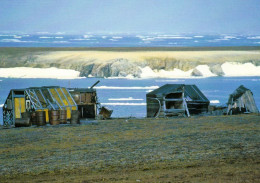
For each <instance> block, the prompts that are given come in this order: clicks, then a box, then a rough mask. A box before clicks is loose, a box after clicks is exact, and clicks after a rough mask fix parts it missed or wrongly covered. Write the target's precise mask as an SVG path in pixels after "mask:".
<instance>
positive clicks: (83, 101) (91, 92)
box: [69, 88, 99, 118]
mask: <svg viewBox="0 0 260 183" xmlns="http://www.w3.org/2000/svg"><path fill="white" fill-rule="evenodd" d="M69 92H70V94H71V95H72V97H73V99H74V100H75V102H76V104H77V106H78V110H79V112H80V118H96V116H97V105H98V104H99V103H98V100H97V92H96V90H95V89H93V88H70V89H69Z"/></svg>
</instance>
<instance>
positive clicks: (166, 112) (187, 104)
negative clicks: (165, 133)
mask: <svg viewBox="0 0 260 183" xmlns="http://www.w3.org/2000/svg"><path fill="white" fill-rule="evenodd" d="M146 102H147V117H165V116H178V115H183V116H186V115H187V116H190V115H193V114H200V113H202V112H207V111H208V106H209V103H210V102H209V100H208V99H207V97H205V95H204V94H203V93H202V92H201V91H200V90H199V88H198V87H197V86H196V85H184V84H166V85H163V86H162V87H160V88H158V89H156V90H154V91H152V92H150V93H147V94H146Z"/></svg>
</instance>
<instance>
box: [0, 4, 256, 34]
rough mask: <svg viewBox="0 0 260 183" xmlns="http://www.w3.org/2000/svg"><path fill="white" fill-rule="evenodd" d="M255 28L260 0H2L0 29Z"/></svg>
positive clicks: (197, 30)
mask: <svg viewBox="0 0 260 183" xmlns="http://www.w3.org/2000/svg"><path fill="white" fill-rule="evenodd" d="M4 31H6V32H25V33H34V32H53V33H54V32H67V33H75V34H77V33H78V34H80V33H86V32H94V33H171V34H180V33H197V34H200V33H203V34H205V33H217V34H230V33H233V34H259V33H260V0H42V1H40V0H0V32H4Z"/></svg>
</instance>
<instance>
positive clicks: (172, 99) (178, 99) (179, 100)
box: [164, 99, 183, 102]
mask: <svg viewBox="0 0 260 183" xmlns="http://www.w3.org/2000/svg"><path fill="white" fill-rule="evenodd" d="M164 101H166V102H167V101H180V102H181V101H183V99H164Z"/></svg>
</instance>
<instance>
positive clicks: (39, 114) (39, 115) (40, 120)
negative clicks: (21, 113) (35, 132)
mask: <svg viewBox="0 0 260 183" xmlns="http://www.w3.org/2000/svg"><path fill="white" fill-rule="evenodd" d="M36 120H37V125H38V126H43V125H46V114H45V111H36Z"/></svg>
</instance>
